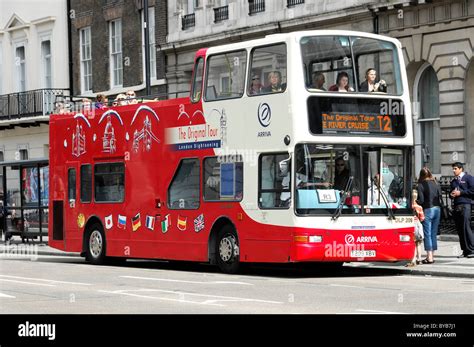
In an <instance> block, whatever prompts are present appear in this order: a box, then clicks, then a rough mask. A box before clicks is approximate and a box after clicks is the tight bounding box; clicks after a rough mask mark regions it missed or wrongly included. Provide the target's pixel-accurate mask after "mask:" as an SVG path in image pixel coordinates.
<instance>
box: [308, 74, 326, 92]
mask: <svg viewBox="0 0 474 347" xmlns="http://www.w3.org/2000/svg"><path fill="white" fill-rule="evenodd" d="M312 82H313V83H312V84H311V86H310V87H311V88H316V89H321V90H326V89H325V88H324V83H326V77H325V76H324V74H323V73H322V72H319V71H315V72H313V76H312Z"/></svg>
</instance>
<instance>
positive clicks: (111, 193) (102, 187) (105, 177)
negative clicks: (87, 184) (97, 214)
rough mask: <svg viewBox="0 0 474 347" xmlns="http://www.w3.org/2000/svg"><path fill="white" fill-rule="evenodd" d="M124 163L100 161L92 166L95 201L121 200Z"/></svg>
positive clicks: (122, 196)
mask: <svg viewBox="0 0 474 347" xmlns="http://www.w3.org/2000/svg"><path fill="white" fill-rule="evenodd" d="M124 184H125V165H124V163H101V164H96V165H95V167H94V194H95V195H94V199H95V201H96V202H123V200H124V195H125V186H124Z"/></svg>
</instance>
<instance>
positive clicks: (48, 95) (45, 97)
mask: <svg viewBox="0 0 474 347" xmlns="http://www.w3.org/2000/svg"><path fill="white" fill-rule="evenodd" d="M65 95H69V89H57V88H49V89H36V90H28V91H26V92H19V93H11V94H4V95H0V121H1V120H9V119H18V118H24V117H33V116H47V115H50V114H51V113H53V112H54V110H55V102H56V98H57V97H58V96H65Z"/></svg>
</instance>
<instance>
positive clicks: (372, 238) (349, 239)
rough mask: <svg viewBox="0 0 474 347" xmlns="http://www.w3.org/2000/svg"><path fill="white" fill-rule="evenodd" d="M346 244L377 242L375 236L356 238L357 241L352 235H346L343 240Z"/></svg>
mask: <svg viewBox="0 0 474 347" xmlns="http://www.w3.org/2000/svg"><path fill="white" fill-rule="evenodd" d="M344 240H345V241H346V243H347V244H353V243H354V240H355V242H357V243H361V242H364V243H371V242H379V241H378V240H377V236H358V237H357V239H356V238H354V235H351V234H347V235H346V237H345V238H344Z"/></svg>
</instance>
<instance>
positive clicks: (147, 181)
mask: <svg viewBox="0 0 474 347" xmlns="http://www.w3.org/2000/svg"><path fill="white" fill-rule="evenodd" d="M369 74H372V75H374V74H376V75H377V76H376V79H375V80H374V81H373V83H370V86H367V84H368V82H367V81H365V79H366V76H368V75H369ZM367 78H369V77H367ZM364 83H365V84H366V85H365V86H364ZM191 87H192V88H191V92H190V95H189V97H186V98H179V99H171V100H166V101H150V102H142V103H138V104H130V105H125V106H116V107H112V108H109V109H105V110H93V111H87V112H77V113H74V112H73V113H68V114H58V115H52V116H51V119H50V214H51V216H50V218H49V244H50V246H52V247H55V248H58V249H61V250H65V251H73V252H81V253H82V254H84V255H85V256H86V259H88V260H89V261H90V262H91V263H94V264H97V263H102V262H103V261H105V260H106V259H107V258H113V257H119V258H154V259H169V260H187V261H197V262H211V263H213V264H217V265H218V266H219V267H220V269H221V270H222V271H224V272H229V273H233V272H236V271H237V270H238V268H239V264H240V263H242V262H274V263H288V262H325V263H331V264H342V263H343V262H354V261H400V260H409V259H411V258H412V256H413V253H414V242H413V233H414V228H413V213H412V209H411V187H410V182H411V181H412V177H411V171H412V169H411V153H412V149H413V131H412V122H411V110H410V101H409V90H408V84H407V78H406V73H405V65H404V63H403V54H402V51H401V45H400V43H399V42H398V41H397V40H395V39H391V38H387V37H382V36H378V35H373V34H367V33H359V32H347V31H306V32H295V33H289V34H278V35H271V36H267V37H266V38H264V39H259V40H253V41H247V42H242V43H235V44H230V45H225V46H220V47H213V48H209V49H201V50H199V51H198V52H197V54H196V58H195V65H194V72H193V77H192V86H191Z"/></svg>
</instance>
